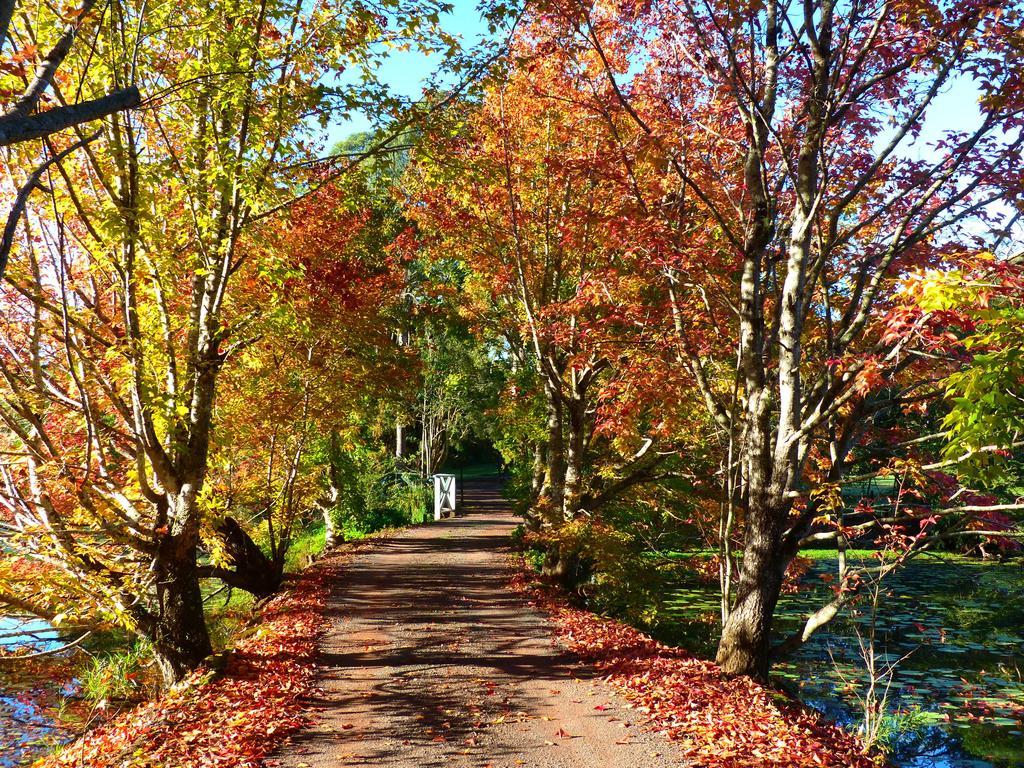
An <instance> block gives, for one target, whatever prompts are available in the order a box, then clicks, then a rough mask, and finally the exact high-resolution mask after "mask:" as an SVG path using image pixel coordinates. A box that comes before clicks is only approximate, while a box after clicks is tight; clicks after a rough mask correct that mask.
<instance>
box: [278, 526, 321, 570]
mask: <svg viewBox="0 0 1024 768" xmlns="http://www.w3.org/2000/svg"><path fill="white" fill-rule="evenodd" d="M325 536H326V531H325V529H324V521H323V520H322V519H320V518H317V519H316V520H315V521H314V522H312V523H310V524H309V525H307V526H306V527H305V528H303V529H302V530H300V531H299V532H298V533H297V534H296V535H295V537H294V538H293V539H292V544H291V546H290V547H288V552H287V553H285V556H284V570H285V573H298V572H299V571H301V570H302V569H303V568H305V567H306V564H307V563H309V558H310V557H315V556H317V555H319V554H320V553H321V552H323V551H324V539H325Z"/></svg>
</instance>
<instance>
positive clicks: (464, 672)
mask: <svg viewBox="0 0 1024 768" xmlns="http://www.w3.org/2000/svg"><path fill="white" fill-rule="evenodd" d="M517 522H518V521H517V519H516V518H514V517H513V516H512V514H511V513H510V511H509V508H508V504H507V502H504V501H503V500H502V499H501V496H500V494H499V488H498V486H497V484H496V483H493V482H490V483H489V482H487V481H479V482H476V483H472V484H469V483H467V487H466V510H465V513H464V514H462V515H461V516H460V517H458V518H456V519H454V520H446V521H443V522H440V523H431V524H428V525H423V526H417V527H413V528H409V529H407V530H404V531H402V532H400V533H399V534H397V535H396V536H394V537H393V538H390V539H388V540H382V541H378V542H374V543H372V544H369V545H368V546H367V547H366V548H364V549H361V550H360V551H358V552H357V553H356V554H355V555H354V556H353V559H352V561H351V563H350V565H348V566H347V568H346V575H345V576H344V577H343V578H342V579H341V580H339V582H338V583H337V584H336V585H335V587H334V590H333V593H332V595H331V596H330V598H329V600H328V606H327V611H328V617H329V620H330V622H331V623H330V628H329V630H328V631H327V633H326V635H325V637H324V639H323V641H322V644H321V647H322V656H321V659H320V665H321V690H320V695H319V697H318V698H317V699H316V700H314V701H313V702H312V705H313V706H314V707H315V708H316V709H317V710H318V715H317V722H316V723H315V724H314V725H312V726H311V727H309V728H307V729H305V730H303V731H301V732H300V733H298V734H296V735H295V736H293V737H292V738H291V739H290V741H289V742H288V743H287V744H286V745H285V747H284V748H283V749H282V750H281V751H280V752H279V753H278V754H277V755H275V757H274V759H273V760H271V761H268V764H269V765H281V766H284V767H286V768H326V767H327V766H350V765H372V766H409V767H410V768H412V767H415V768H442V767H444V768H461V767H462V766H473V767H474V768H484V767H485V766H490V767H491V768H520V767H526V768H529V767H530V766H537V767H538V768H583V767H584V766H586V767H588V768H589V767H590V766H593V768H639V767H640V766H644V767H645V768H661V766H669V765H674V766H679V765H681V764H682V759H681V758H680V757H679V756H678V753H677V752H676V751H675V748H674V746H673V745H672V744H671V743H670V742H669V741H667V740H666V739H664V738H663V737H661V736H659V735H657V734H652V733H646V732H643V731H642V730H641V728H640V727H638V725H637V724H636V720H637V713H635V712H634V711H633V710H630V709H628V708H626V707H625V702H624V701H623V700H622V699H621V698H620V697H618V696H617V694H615V692H613V691H612V690H611V689H610V688H609V687H608V686H607V685H606V684H605V683H603V682H602V681H600V680H596V679H593V676H592V673H591V672H590V671H589V669H588V667H587V665H583V664H579V663H578V662H577V660H576V659H574V658H573V657H572V656H570V655H569V654H567V653H566V651H565V650H564V649H562V648H561V647H560V646H558V645H557V644H556V643H555V642H554V641H553V640H552V634H551V627H550V625H549V623H548V621H547V619H546V618H545V617H544V616H543V615H542V614H541V613H540V612H539V611H537V610H536V609H534V608H532V607H530V606H529V605H527V604H526V603H525V602H524V601H523V600H522V599H521V598H520V597H518V596H516V595H514V594H513V593H511V592H510V591H509V589H508V587H507V586H506V585H507V583H508V580H509V577H510V575H511V573H510V571H509V569H508V566H507V563H506V559H505V555H504V553H503V551H502V550H503V548H504V547H506V546H507V544H508V536H509V533H510V532H511V530H512V529H513V528H514V527H515V525H516V524H517Z"/></svg>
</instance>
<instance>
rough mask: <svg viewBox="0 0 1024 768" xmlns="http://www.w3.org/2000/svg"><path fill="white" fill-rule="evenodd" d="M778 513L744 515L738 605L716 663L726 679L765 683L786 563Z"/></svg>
mask: <svg viewBox="0 0 1024 768" xmlns="http://www.w3.org/2000/svg"><path fill="white" fill-rule="evenodd" d="M785 519H786V515H785V514H782V513H780V511H779V510H777V509H772V508H764V507H762V508H761V509H754V510H750V511H748V516H747V540H746V546H745V547H744V551H743V564H742V566H741V567H740V575H739V583H738V584H737V586H736V599H735V601H734V603H733V606H732V609H731V610H730V612H729V616H728V618H727V619H726V621H725V625H724V626H723V627H722V637H721V640H720V641H719V643H718V654H717V656H716V658H715V661H716V662H717V663H718V665H719V666H720V667H721V668H722V671H723V672H724V673H725V674H727V675H749V676H750V677H753V678H755V679H757V680H761V681H766V680H767V679H768V666H769V655H770V651H771V630H772V617H773V615H774V613H775V605H776V603H778V600H779V592H780V590H781V588H782V579H783V576H784V575H785V573H786V568H787V566H788V565H789V558H787V557H786V556H785V555H784V554H782V553H781V552H780V549H781V547H780V539H781V531H780V530H779V527H780V526H779V521H780V520H783V521H784V520H785Z"/></svg>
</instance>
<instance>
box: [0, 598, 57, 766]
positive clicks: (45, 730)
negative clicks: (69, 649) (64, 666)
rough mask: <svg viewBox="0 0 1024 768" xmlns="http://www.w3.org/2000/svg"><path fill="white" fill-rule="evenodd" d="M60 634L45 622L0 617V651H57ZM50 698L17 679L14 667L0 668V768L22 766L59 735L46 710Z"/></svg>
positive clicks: (29, 684)
mask: <svg viewBox="0 0 1024 768" xmlns="http://www.w3.org/2000/svg"><path fill="white" fill-rule="evenodd" d="M60 642H61V639H60V636H59V633H58V631H57V630H55V629H54V628H53V627H51V626H50V625H49V624H47V623H46V622H45V621H41V620H38V619H19V618H11V617H0V649H3V650H4V651H6V652H10V651H11V650H13V649H15V648H27V649H30V650H32V651H47V650H52V649H54V648H57V647H59V645H60ZM52 698H53V694H52V692H51V691H48V690H47V689H46V688H45V687H43V686H40V685H38V684H36V683H33V682H31V681H23V680H20V679H19V669H18V666H17V665H16V664H7V665H5V666H2V667H0V768H13V767H14V766H18V765H24V764H25V763H26V762H28V761H31V760H32V759H33V758H35V757H38V756H39V754H40V753H41V752H43V751H45V742H46V740H47V739H49V738H52V737H54V736H56V735H58V734H59V733H60V728H59V726H58V725H57V723H56V722H55V721H54V719H53V717H52V715H51V713H50V710H49V708H48V707H47V706H46V705H47V704H48V703H49V702H50V700H52Z"/></svg>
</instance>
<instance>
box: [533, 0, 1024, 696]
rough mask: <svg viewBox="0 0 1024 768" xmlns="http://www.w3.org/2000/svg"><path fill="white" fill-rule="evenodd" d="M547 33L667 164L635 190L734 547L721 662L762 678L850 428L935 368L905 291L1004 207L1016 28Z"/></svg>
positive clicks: (930, 320)
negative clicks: (951, 111) (904, 304)
mask: <svg viewBox="0 0 1024 768" xmlns="http://www.w3.org/2000/svg"><path fill="white" fill-rule="evenodd" d="M544 13H546V14H547V15H546V18H547V19H548V20H549V21H550V22H551V26H552V27H553V28H556V29H557V32H556V33H555V34H554V35H553V39H555V40H557V41H558V44H559V45H560V46H562V47H565V48H567V49H570V50H572V51H573V52H574V53H573V55H574V57H575V59H576V60H577V61H578V62H579V63H580V67H581V68H584V69H586V70H587V71H589V72H591V73H594V72H596V71H600V72H601V73H602V74H603V76H604V83H605V84H606V86H607V89H608V90H609V91H610V94H611V100H610V102H608V101H605V103H611V104H614V105H615V108H616V109H621V110H623V111H625V113H626V114H628V116H629V118H630V120H631V125H632V128H633V129H634V130H636V131H639V133H640V134H641V135H642V136H643V137H644V145H645V149H644V151H645V152H646V153H649V154H651V155H654V156H656V157H658V158H659V162H660V163H661V164H662V168H663V171H664V172H663V179H664V182H663V183H662V184H661V185H660V186H659V187H648V188H647V189H645V188H644V187H643V185H638V187H637V190H636V191H637V198H638V201H639V200H640V199H641V198H643V199H645V200H646V211H647V212H648V213H649V216H648V217H647V218H646V219H645V220H647V221H658V222H661V223H662V224H663V225H664V226H663V227H662V233H663V236H662V237H661V240H660V242H658V241H657V240H650V241H648V242H646V243H643V244H642V247H643V248H644V249H645V250H646V251H647V253H648V258H649V259H650V266H651V268H652V270H655V269H656V270H657V271H658V272H660V274H661V275H662V277H663V279H664V281H665V285H666V291H667V292H668V293H669V296H670V302H671V310H672V313H673V316H674V318H675V321H676V324H677V338H678V352H679V359H680V366H681V368H682V369H683V370H684V371H685V372H686V374H687V376H688V377H689V379H690V381H691V383H692V387H693V388H694V389H695V390H696V391H699V392H700V393H701V396H702V398H703V400H704V402H705V404H706V408H707V412H708V414H709V416H710V417H711V418H712V419H713V420H714V423H715V425H716V426H717V429H718V430H719V433H718V435H719V436H718V444H719V446H720V451H721V456H722V460H721V467H722V474H721V475H720V476H719V477H720V478H721V479H722V483H721V487H722V490H723V492H724V499H725V501H726V503H727V515H728V516H729V518H730V519H732V520H734V521H735V522H736V523H737V524H739V525H740V526H741V528H740V530H742V531H743V536H744V539H743V542H742V544H741V549H742V557H741V558H740V564H739V572H738V574H736V578H735V580H734V581H733V582H732V587H733V588H734V592H731V594H730V595H729V596H728V601H727V611H726V617H725V620H724V626H723V631H722V638H721V643H720V646H719V650H718V662H719V663H720V664H721V666H722V668H723V670H725V671H726V672H727V673H730V674H751V675H755V676H757V677H761V678H764V677H766V675H767V671H768V665H769V658H770V651H771V628H772V616H773V614H774V611H775V607H776V603H777V600H778V597H779V591H780V586H781V584H782V581H783V576H784V574H785V572H786V569H787V567H788V565H789V563H790V562H791V561H792V560H793V558H794V556H795V555H796V554H797V552H798V550H799V548H800V547H801V545H802V543H803V542H805V540H806V539H807V537H808V535H809V534H811V533H812V530H813V529H814V525H815V521H816V520H821V519H823V518H828V517H829V516H830V515H832V514H833V513H834V512H835V511H836V510H837V504H838V502H837V497H836V494H837V492H838V491H837V490H836V488H837V487H838V485H839V484H840V483H841V482H842V481H843V479H844V475H846V474H847V473H848V470H849V468H850V466H851V463H852V462H853V461H854V460H855V455H856V450H857V449H858V447H859V446H860V444H861V441H862V440H863V439H864V437H865V435H866V434H867V433H866V430H867V429H869V428H870V427H871V425H872V424H873V420H874V419H875V418H876V417H878V416H880V415H881V414H883V413H887V412H888V413H892V412H894V411H896V412H898V411H899V410H900V409H903V408H909V407H913V406H915V405H918V404H920V403H921V402H922V401H926V400H928V399H934V398H935V397H936V395H937V394H938V393H939V388H938V387H937V386H935V384H936V379H937V378H941V376H942V375H943V373H942V371H941V368H940V370H939V371H938V372H936V371H935V370H934V366H933V365H932V360H931V359H930V357H931V353H930V349H931V347H932V345H933V344H934V343H935V340H936V338H937V337H939V336H941V335H942V334H944V333H945V332H946V330H947V328H946V323H947V320H948V318H946V317H944V316H942V314H941V313H934V312H925V313H900V312H896V311H895V304H896V299H895V297H896V295H897V293H898V291H899V290H900V277H901V275H904V274H905V273H906V272H907V271H908V270H910V269H912V268H919V267H926V266H943V267H948V266H949V265H955V264H957V263H958V262H959V261H961V260H963V259H972V258H973V257H974V256H975V254H976V253H977V252H978V251H979V250H982V249H984V245H985V243H984V241H985V239H986V236H985V235H984V234H981V235H980V236H978V235H977V233H978V232H979V231H980V232H982V233H984V228H985V225H986V223H989V222H993V223H998V220H999V218H1000V213H999V210H1000V209H999V207H998V206H997V203H999V204H1001V205H1003V206H1010V207H1012V206H1015V205H1019V204H1020V203H1019V194H1020V184H1019V180H1020V176H1019V167H1020V149H1021V145H1022V142H1024V135H1022V132H1021V116H1022V111H1021V108H1022V104H1021V98H1020V97H1021V92H1022V91H1021V84H1020V68H1019V67H1017V66H1015V64H1014V62H1015V60H1016V57H1017V56H1019V53H1020V47H1021V37H1020V22H1021V16H1020V8H1019V7H1018V6H1017V5H1016V4H1012V3H1011V4H1008V3H989V2H959V3H953V4H942V3H932V2H911V3H891V2H853V3H847V4H841V3H835V2H828V1H824V2H823V1H820V0H815V1H814V2H812V1H811V0H807V2H772V1H769V2H765V3H757V4H748V5H744V4H736V3H731V2H708V3H703V4H694V3H689V2H685V1H684V2H678V3H676V2H667V3H652V4H649V5H642V6H637V5H635V4H621V5H618V4H605V3H597V4H591V3H584V2H571V3H554V4H550V5H548V6H546V7H545V11H544ZM950 88H956V89H958V90H959V91H960V92H961V93H963V94H964V95H965V96H964V97H965V98H972V99H974V100H976V102H977V104H978V109H979V115H978V118H977V120H976V121H972V124H971V125H970V126H968V127H966V128H962V129H961V128H957V129H946V127H945V126H944V125H943V122H944V120H943V115H942V110H943V99H942V95H943V93H944V92H945V91H947V90H948V89H950ZM599 93H605V92H604V91H601V92H599ZM966 94H970V96H967V95H966ZM603 100H604V99H603V98H602V101H603ZM610 130H611V128H610V127H609V131H610ZM620 143H621V144H622V145H623V146H625V145H626V143H625V142H620ZM624 157H625V158H628V157H629V156H628V155H624ZM638 230H639V231H643V228H642V227H638ZM979 238H980V241H981V242H979ZM951 506H952V507H954V508H955V507H956V506H957V505H956V504H952V505H951ZM831 535H832V536H833V537H835V536H839V537H840V538H842V534H841V533H840V532H837V531H836V530H832V532H831Z"/></svg>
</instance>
